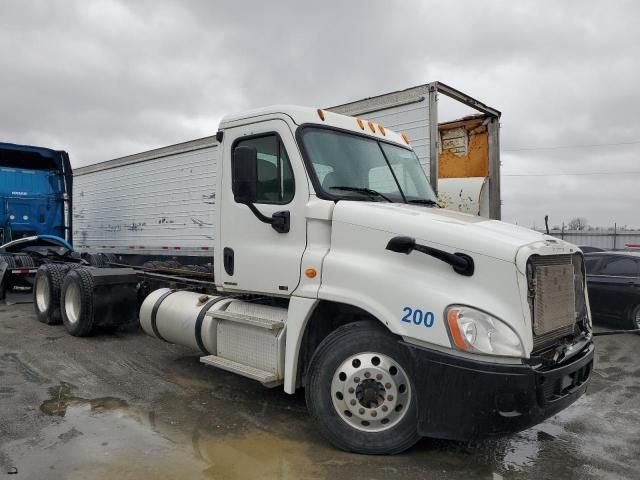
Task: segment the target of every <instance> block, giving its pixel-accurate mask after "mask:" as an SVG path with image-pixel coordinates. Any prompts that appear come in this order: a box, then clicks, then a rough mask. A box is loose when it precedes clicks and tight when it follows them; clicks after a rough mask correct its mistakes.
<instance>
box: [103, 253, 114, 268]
mask: <svg viewBox="0 0 640 480" xmlns="http://www.w3.org/2000/svg"><path fill="white" fill-rule="evenodd" d="M98 255H100V256H101V257H102V260H103V263H104V265H105V266H106V267H110V266H111V265H109V264H110V263H118V257H116V256H115V255H114V254H113V253H99V254H98Z"/></svg>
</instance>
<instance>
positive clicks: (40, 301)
mask: <svg viewBox="0 0 640 480" xmlns="http://www.w3.org/2000/svg"><path fill="white" fill-rule="evenodd" d="M50 297H51V287H50V286H49V279H48V278H47V277H46V275H41V276H40V277H38V279H37V280H36V305H37V306H38V310H39V311H40V312H46V311H47V309H48V308H49V300H50Z"/></svg>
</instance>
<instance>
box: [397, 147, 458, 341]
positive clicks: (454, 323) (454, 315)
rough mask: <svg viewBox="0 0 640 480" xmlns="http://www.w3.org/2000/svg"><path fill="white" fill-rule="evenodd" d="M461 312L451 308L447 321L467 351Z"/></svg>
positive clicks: (454, 335) (453, 337) (450, 329)
mask: <svg viewBox="0 0 640 480" xmlns="http://www.w3.org/2000/svg"><path fill="white" fill-rule="evenodd" d="M407 143H408V142H407ZM459 313H460V310H458V309H457V308H452V309H451V310H449V312H448V313H447V323H448V324H449V331H450V332H451V338H452V339H453V343H455V344H456V347H458V348H459V349H460V350H463V351H466V350H469V347H468V345H467V344H466V342H465V341H464V339H463V337H462V332H461V331H460V327H459V326H458V314H459Z"/></svg>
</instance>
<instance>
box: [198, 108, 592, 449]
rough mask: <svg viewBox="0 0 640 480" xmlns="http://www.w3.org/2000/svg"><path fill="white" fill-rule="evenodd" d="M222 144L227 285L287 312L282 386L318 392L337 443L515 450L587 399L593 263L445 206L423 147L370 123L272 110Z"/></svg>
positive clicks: (245, 119) (566, 248) (317, 411)
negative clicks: (485, 441)
mask: <svg viewBox="0 0 640 480" xmlns="http://www.w3.org/2000/svg"><path fill="white" fill-rule="evenodd" d="M218 139H219V140H220V141H221V142H222V149H221V156H220V159H219V175H218V188H217V191H218V192H219V193H218V197H217V198H218V201H217V205H216V208H217V219H218V231H219V235H218V237H217V239H216V248H215V255H216V257H215V262H214V263H215V278H216V285H217V287H218V289H219V291H220V292H222V293H224V294H225V295H226V294H252V295H264V296H267V297H269V298H273V299H281V305H282V306H283V308H285V309H286V315H284V316H283V319H285V320H284V323H285V325H284V328H283V333H282V343H281V344H280V345H281V347H282V350H283V351H282V352H280V353H276V352H278V350H277V348H276V349H275V350H274V352H273V353H272V355H274V360H276V363H277V362H278V361H281V363H282V368H281V373H278V375H279V378H278V380H281V381H282V383H283V384H284V389H285V391H286V392H288V393H293V392H294V391H295V390H296V388H297V387H299V386H305V388H306V396H307V402H308V405H309V408H310V410H311V413H312V415H313V416H314V417H315V418H316V419H317V420H318V422H319V426H320V429H321V431H322V432H323V433H324V435H325V436H326V437H327V438H329V440H330V441H331V442H332V443H333V444H334V445H337V446H339V447H340V448H343V449H346V450H353V451H360V452H364V453H392V452H397V451H401V450H403V449H405V448H407V447H408V446H410V445H411V444H413V443H414V442H415V441H416V440H417V438H419V436H422V435H426V436H433V437H440V438H449V439H457V440H469V439H473V438H479V437H483V436H490V435H499V434H504V433H508V432H513V431H518V430H521V429H524V428H527V427H529V426H531V425H533V424H535V423H538V422H540V421H542V420H543V419H545V418H547V417H548V416H550V415H552V414H554V413H556V412H558V411H559V410H561V409H562V408H564V407H566V406H568V405H569V404H570V403H572V402H573V401H575V400H576V399H577V398H578V397H579V396H580V395H582V394H583V393H584V391H585V390H586V387H587V384H588V379H589V377H590V373H591V367H592V362H593V350H594V349H593V343H592V340H591V319H590V312H589V307H588V299H587V293H586V289H585V271H584V261H583V256H582V253H581V252H580V251H579V249H578V248H577V247H575V246H573V245H571V244H568V243H566V242H563V241H560V240H558V239H555V238H552V237H550V236H546V235H543V234H541V233H538V232H534V231H531V230H528V229H525V228H522V227H518V226H514V225H511V224H507V223H503V222H500V221H495V220H489V219H486V218H482V217H477V216H472V215H468V214H464V213H458V212H452V211H447V210H444V209H442V208H440V206H439V205H438V203H437V197H436V195H435V193H434V192H433V190H432V188H431V186H430V184H429V181H428V178H427V176H426V174H425V172H424V171H423V169H422V168H421V166H420V164H419V162H418V159H417V157H416V155H415V153H414V152H413V150H412V149H411V145H410V140H409V139H408V138H407V137H406V136H402V135H399V134H397V133H395V132H393V131H390V130H388V129H385V128H384V126H382V125H379V124H376V123H373V122H369V121H366V120H364V119H361V118H354V117H348V116H343V115H339V114H335V113H332V112H328V111H324V110H320V109H318V110H315V109H309V108H300V107H290V106H278V107H271V108H268V109H262V110H255V111H252V112H248V113H246V114H242V115H235V116H229V117H226V118H225V119H223V121H222V122H221V126H220V131H219V133H218ZM222 317H224V315H223V316H222ZM222 317H221V318H222ZM214 318H215V315H214ZM221 333H223V332H221V329H220V327H219V326H218V331H217V334H218V340H217V341H218V348H219V350H220V343H221V342H224V340H221ZM222 336H223V337H224V334H223V335H222ZM247 342H249V343H247ZM234 348H239V349H242V348H245V349H258V350H260V349H261V348H264V345H261V344H260V342H257V343H255V344H251V342H250V341H249V340H248V339H246V338H245V341H244V343H243V342H238V343H237V347H234ZM221 350H224V351H229V348H228V347H224V346H223V347H222V349H221ZM278 355H282V356H281V358H279V359H278V358H275V357H277V356H278ZM213 357H216V358H218V357H217V356H216V355H213ZM241 357H242V356H241V355H240V356H235V357H233V361H236V362H240V360H239V358H241ZM245 358H246V357H245ZM227 360H228V358H227ZM216 361H217V364H216ZM205 363H206V362H205ZM212 364H213V365H216V366H221V367H222V368H225V365H226V367H227V368H228V369H232V368H229V364H228V363H225V362H224V361H220V360H216V359H213V363H212ZM261 365H262V364H260V361H258V363H257V364H253V365H251V367H254V368H261ZM275 371H276V372H280V370H279V369H278V368H276V370H275ZM265 383H266V382H265Z"/></svg>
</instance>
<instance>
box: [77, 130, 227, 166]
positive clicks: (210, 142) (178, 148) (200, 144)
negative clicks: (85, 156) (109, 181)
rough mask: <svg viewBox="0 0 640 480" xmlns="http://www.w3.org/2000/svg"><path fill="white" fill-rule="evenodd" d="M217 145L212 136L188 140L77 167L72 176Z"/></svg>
mask: <svg viewBox="0 0 640 480" xmlns="http://www.w3.org/2000/svg"><path fill="white" fill-rule="evenodd" d="M217 144H218V141H217V140H216V137H215V136H213V135H212V136H209V137H203V138H197V139H195V140H189V141H187V142H182V143H176V144H175V145H168V146H166V147H161V148H154V149H153V150H147V151H145V152H140V153H134V154H133V155H127V156H126V157H120V158H114V159H113V160H107V161H104V162H100V163H94V164H93V165H87V166H85V167H79V168H76V169H74V171H73V174H74V175H75V176H79V175H86V174H88V173H93V172H98V171H101V170H109V169H111V168H116V167H122V166H124V165H130V164H132V163H139V162H144V161H146V160H152V159H154V158H159V157H164V156H167V155H175V154H177V153H183V152H191V151H194V150H200V149H203V148H209V147H214V146H216V145H217Z"/></svg>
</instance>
